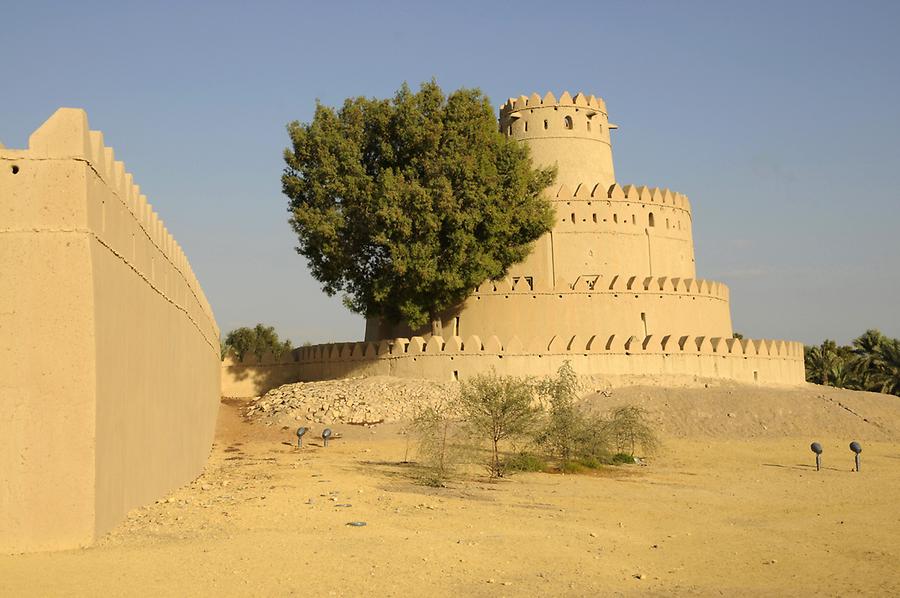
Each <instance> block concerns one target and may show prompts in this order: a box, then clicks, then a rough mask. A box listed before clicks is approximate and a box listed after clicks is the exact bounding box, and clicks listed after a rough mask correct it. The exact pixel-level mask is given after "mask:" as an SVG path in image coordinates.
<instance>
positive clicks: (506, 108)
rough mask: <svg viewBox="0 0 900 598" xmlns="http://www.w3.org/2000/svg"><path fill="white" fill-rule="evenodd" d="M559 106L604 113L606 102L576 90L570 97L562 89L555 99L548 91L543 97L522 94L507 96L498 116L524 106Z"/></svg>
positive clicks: (522, 108) (532, 107)
mask: <svg viewBox="0 0 900 598" xmlns="http://www.w3.org/2000/svg"><path fill="white" fill-rule="evenodd" d="M560 106H564V107H571V108H584V109H592V110H597V111H598V112H603V113H606V102H604V101H603V98H601V97H595V96H593V95H585V94H584V93H582V92H578V93H577V94H575V96H574V97H572V96H571V95H570V94H569V92H568V91H564V92H562V95H560V96H559V99H558V100H557V99H556V96H555V95H553V93H552V92H549V91H548V92H547V93H546V94H544V96H543V97H541V96H539V95H538V94H536V93H532V94H531V95H530V96H524V95H523V96H519V97H518V98H509V99H508V100H507V101H506V103H505V104H503V105H502V106H500V118H501V119H503V118H504V117H506V116H508V115H509V114H510V113H512V112H516V111H517V110H525V109H526V108H531V109H534V108H547V107H550V108H553V107H560Z"/></svg>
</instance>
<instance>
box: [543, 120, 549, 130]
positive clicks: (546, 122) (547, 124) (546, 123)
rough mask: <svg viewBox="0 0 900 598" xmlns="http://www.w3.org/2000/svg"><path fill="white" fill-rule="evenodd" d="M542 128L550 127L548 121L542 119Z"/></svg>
mask: <svg viewBox="0 0 900 598" xmlns="http://www.w3.org/2000/svg"><path fill="white" fill-rule="evenodd" d="M544 128H545V129H548V128H550V123H549V122H548V121H546V120H545V121H544Z"/></svg>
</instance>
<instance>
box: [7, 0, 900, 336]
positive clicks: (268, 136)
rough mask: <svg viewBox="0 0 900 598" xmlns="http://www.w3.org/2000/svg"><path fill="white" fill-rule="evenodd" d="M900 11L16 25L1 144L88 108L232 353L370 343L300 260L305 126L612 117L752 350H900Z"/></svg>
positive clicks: (738, 7)
mask: <svg viewBox="0 0 900 598" xmlns="http://www.w3.org/2000/svg"><path fill="white" fill-rule="evenodd" d="M898 27H900V3H898V2H887V3H878V2H745V3H740V4H739V3H734V2H718V1H716V2H659V3H657V2H589V3H587V2H585V3H582V2H560V3H547V2H535V3H530V2H526V1H520V2H512V3H506V2H472V3H467V2H458V1H457V2H443V3H440V5H437V6H434V5H428V4H427V3H424V2H409V3H398V2H389V1H388V2H385V1H379V2H371V3H365V4H363V3H350V2H315V3H312V2H311V3H308V4H307V3H302V2H265V1H261V2H256V3H250V2H208V3H203V2H177V3H176V2H171V3H170V2H134V3H132V2H115V3H112V2H111V3H108V4H106V5H104V4H102V3H96V2H92V1H90V0H86V1H82V2H59V3H55V4H54V3H44V2H40V1H36V0H29V1H27V2H26V1H22V2H7V3H4V5H3V6H2V9H0V39H2V43H3V47H4V61H3V73H2V75H0V140H2V141H3V142H4V143H5V144H6V145H7V146H8V147H24V146H25V144H26V142H27V138H28V134H29V133H30V132H31V131H32V130H33V129H34V128H36V127H37V126H39V125H40V123H41V122H42V121H43V120H44V119H45V118H47V117H48V116H49V115H50V114H51V113H53V111H54V110H55V109H56V108H58V107H59V106H74V107H82V108H85V109H86V110H87V111H88V115H89V118H90V121H91V126H92V128H95V129H100V130H102V131H103V132H104V134H105V136H106V141H107V143H108V144H109V145H112V146H113V147H114V148H115V149H116V155H117V156H118V157H119V158H120V159H123V160H124V161H125V164H126V166H127V167H128V169H129V170H130V171H131V172H133V173H134V175H135V180H136V181H137V182H138V183H139V184H140V185H141V189H142V190H143V191H144V192H145V193H146V194H147V196H148V198H149V199H150V201H151V202H152V203H153V205H154V206H155V207H156V208H157V210H158V211H159V213H160V214H161V216H162V218H163V219H164V220H165V221H166V224H167V226H168V227H169V229H170V230H171V231H172V233H173V234H174V235H175V237H176V238H177V239H178V241H179V242H180V243H181V245H182V246H183V247H184V249H185V251H186V252H187V255H188V257H189V259H190V261H191V264H192V265H193V268H194V270H195V271H196V273H197V276H198V277H199V279H200V281H201V283H202V285H203V288H204V290H205V291H206V294H207V296H208V297H209V299H210V301H211V303H212V305H213V308H214V310H215V313H216V316H217V319H218V322H219V325H220V327H221V328H222V330H223V331H227V330H229V329H231V328H234V327H236V326H240V325H253V324H255V323H256V322H258V321H261V322H266V323H271V324H274V325H275V326H276V327H277V329H278V330H279V331H280V332H282V333H283V334H285V335H287V336H289V337H290V338H291V339H292V340H293V341H294V342H295V343H298V344H299V343H300V342H302V341H304V340H310V341H328V340H353V339H358V338H361V336H362V334H363V321H362V319H361V318H360V317H358V316H355V315H353V314H350V313H349V312H347V311H346V310H345V309H344V308H343V306H342V305H341V302H340V299H339V298H337V297H335V298H328V297H326V296H325V295H324V294H323V293H322V292H321V291H320V288H319V285H318V284H317V283H316V282H315V281H314V280H312V279H311V278H310V276H309V274H308V272H307V269H306V265H305V262H304V260H303V259H302V258H301V257H300V256H298V255H297V254H296V253H295V252H294V251H293V243H294V238H293V236H292V232H291V231H290V229H289V227H288V224H287V212H286V200H285V199H284V197H283V196H282V195H281V192H280V181H279V176H280V172H281V168H282V159H281V154H282V150H283V148H284V146H285V145H286V144H287V135H286V133H285V129H284V127H285V124H286V123H287V122H288V121H290V120H294V119H299V120H308V119H309V118H310V117H311V115H312V111H313V107H314V102H315V99H316V98H319V99H320V100H322V101H323V102H325V103H327V104H338V103H340V102H341V101H342V100H343V99H344V98H345V97H348V96H356V95H366V96H380V97H383V96H387V95H390V94H392V93H393V91H394V90H395V89H396V88H397V87H398V86H399V85H400V84H401V83H402V82H403V81H409V82H410V83H411V84H413V85H417V84H418V83H419V82H421V81H423V80H427V79H430V78H431V77H432V76H434V77H436V78H437V80H438V82H439V84H441V85H442V86H443V87H444V88H445V89H446V90H450V89H455V88H457V87H460V86H468V87H480V88H481V89H482V90H483V91H484V92H486V93H487V94H488V95H489V96H490V97H491V98H492V100H493V101H494V103H495V104H496V105H498V106H499V104H500V103H502V102H503V101H504V100H505V99H506V98H507V97H508V96H517V95H519V94H523V93H524V94H529V93H531V92H533V91H537V92H538V93H541V94H543V93H545V92H546V91H548V90H549V91H553V92H554V93H556V94H559V93H560V92H561V91H562V90H564V89H568V90H569V91H571V92H572V93H573V94H574V93H575V92H577V91H579V90H583V91H585V92H586V93H593V94H596V95H600V96H602V97H604V98H605V99H606V102H607V105H608V107H609V111H610V118H611V119H612V120H613V122H615V123H617V124H618V125H619V126H620V128H619V130H618V131H617V132H616V135H615V136H614V138H613V150H614V157H615V160H616V174H617V177H618V178H619V181H620V182H621V183H623V184H625V183H635V184H647V185H651V186H661V187H662V186H664V187H669V188H671V189H674V190H678V191H680V192H682V193H685V194H686V195H688V196H689V197H690V198H691V201H692V204H693V208H694V238H695V240H696V254H697V267H698V274H699V275H700V276H701V277H703V278H712V279H717V280H722V281H724V282H726V283H728V284H729V285H730V286H731V290H732V315H733V319H734V325H735V328H736V330H738V331H741V332H743V333H745V334H747V335H751V336H754V337H775V338H787V339H797V340H802V341H805V342H814V341H819V340H821V339H822V338H824V337H830V338H835V339H837V340H838V341H848V340H849V339H851V338H852V337H854V336H855V335H857V334H859V333H861V332H862V331H863V330H864V329H866V328H867V327H877V328H880V329H882V330H883V331H885V332H886V333H889V334H891V335H893V336H900V317H898V309H897V305H898V298H900V240H898V236H900V210H898V207H897V204H898V200H900V149H898V138H900V35H898V33H897V32H898Z"/></svg>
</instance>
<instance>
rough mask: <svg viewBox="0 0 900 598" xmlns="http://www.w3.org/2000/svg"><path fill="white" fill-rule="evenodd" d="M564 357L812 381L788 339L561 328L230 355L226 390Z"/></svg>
mask: <svg viewBox="0 0 900 598" xmlns="http://www.w3.org/2000/svg"><path fill="white" fill-rule="evenodd" d="M565 361H569V362H571V364H572V366H573V367H574V368H575V371H576V372H578V374H579V375H581V376H589V377H592V378H597V379H603V380H607V381H609V382H612V383H629V382H632V381H645V382H646V381H655V382H663V383H667V384H669V383H674V382H679V381H691V380H706V379H713V380H714V379H720V380H734V381H738V382H745V383H750V384H761V385H766V386H779V385H790V386H793V385H801V384H804V383H805V374H804V367H803V345H802V344H801V343H798V342H792V341H781V340H749V339H735V338H721V337H712V338H710V337H703V336H699V337H698V336H688V335H667V336H662V337H656V336H646V337H637V336H631V337H627V338H626V337H621V336H616V335H608V336H607V335H600V334H597V335H588V336H554V337H552V338H551V339H533V340H527V341H525V342H523V341H521V340H520V339H519V338H518V337H516V336H513V337H511V338H510V339H509V340H508V341H506V342H505V343H504V342H502V341H501V340H500V339H499V338H497V337H496V336H492V337H490V338H488V339H486V340H482V339H481V338H479V337H477V336H470V337H468V338H466V339H462V338H461V337H451V338H449V340H445V339H444V338H442V337H439V336H436V337H431V338H428V339H425V338H423V337H413V338H411V339H406V338H397V339H393V340H385V341H381V342H357V343H330V344H323V345H313V346H310V347H302V348H299V349H295V350H294V351H293V352H292V353H290V354H287V355H285V356H283V358H282V359H278V360H275V359H271V358H264V359H263V360H262V361H258V360H256V358H255V357H252V356H245V358H244V361H243V362H241V361H238V360H236V359H235V358H234V357H233V356H227V357H226V358H225V361H224V362H223V363H222V394H223V395H225V396H238V397H240V396H244V397H246V396H256V395H260V394H262V393H264V392H265V391H267V390H269V389H270V388H274V387H276V386H278V385H280V384H285V383H287V382H297V381H312V380H326V379H333V378H347V377H352V376H398V377H402V378H428V379H432V380H464V379H466V378H469V377H471V376H474V375H477V374H480V373H485V372H488V371H491V370H493V371H495V372H497V373H498V374H504V375H515V376H547V375H552V374H554V373H555V372H556V370H557V369H558V368H559V366H561V365H562V364H563V363H564V362H565Z"/></svg>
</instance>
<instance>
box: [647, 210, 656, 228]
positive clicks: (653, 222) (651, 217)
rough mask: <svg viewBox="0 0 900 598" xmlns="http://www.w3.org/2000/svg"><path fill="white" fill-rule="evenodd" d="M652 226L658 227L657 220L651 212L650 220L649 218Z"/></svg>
mask: <svg viewBox="0 0 900 598" xmlns="http://www.w3.org/2000/svg"><path fill="white" fill-rule="evenodd" d="M648 220H649V224H650V226H656V219H655V218H653V212H650V218H648Z"/></svg>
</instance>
